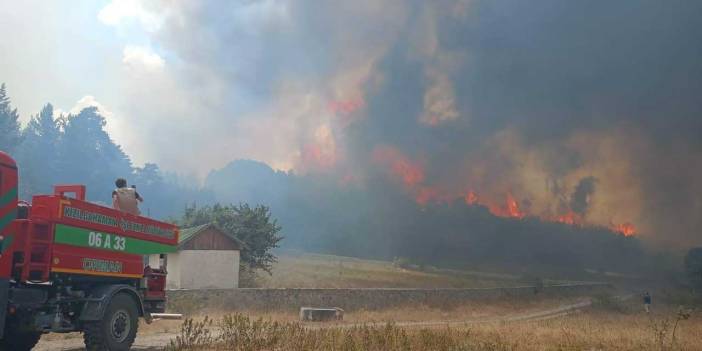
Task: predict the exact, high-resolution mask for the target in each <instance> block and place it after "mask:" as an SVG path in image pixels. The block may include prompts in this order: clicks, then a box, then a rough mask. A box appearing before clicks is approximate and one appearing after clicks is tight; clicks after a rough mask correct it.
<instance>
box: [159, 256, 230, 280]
mask: <svg viewBox="0 0 702 351" xmlns="http://www.w3.org/2000/svg"><path fill="white" fill-rule="evenodd" d="M238 287H239V251H236V250H183V251H179V252H177V253H172V254H169V255H168V276H167V278H166V288H167V289H234V288H238Z"/></svg>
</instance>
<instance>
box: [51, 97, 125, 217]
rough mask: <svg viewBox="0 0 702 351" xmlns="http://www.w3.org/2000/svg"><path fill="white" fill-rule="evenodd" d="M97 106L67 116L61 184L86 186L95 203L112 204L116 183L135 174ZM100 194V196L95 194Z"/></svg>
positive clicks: (63, 138) (61, 155) (60, 147)
mask: <svg viewBox="0 0 702 351" xmlns="http://www.w3.org/2000/svg"><path fill="white" fill-rule="evenodd" d="M106 123H107V122H106V121H105V118H104V117H103V116H102V115H100V113H99V111H98V109H97V108H96V107H88V108H85V109H83V110H82V111H80V113H79V114H77V115H71V116H68V117H67V118H66V119H65V122H64V125H63V130H64V132H63V135H62V137H61V141H60V143H59V148H58V151H59V156H58V158H59V164H58V169H59V170H60V174H58V175H57V177H56V178H58V181H60V182H68V183H80V184H85V185H86V186H87V187H88V196H89V198H90V199H92V200H97V201H102V202H104V203H106V204H109V203H110V197H111V195H110V194H111V193H112V190H113V189H114V180H115V179H116V178H118V177H124V178H127V179H128V178H129V177H130V176H131V175H132V172H133V169H132V163H131V160H130V159H129V157H128V156H127V154H125V153H124V151H122V148H121V147H120V146H119V145H117V144H115V143H114V141H112V139H111V138H110V136H109V134H107V131H105V129H104V128H105V125H106ZM95 194H97V195H95Z"/></svg>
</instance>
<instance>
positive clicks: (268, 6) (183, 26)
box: [0, 0, 702, 243]
mask: <svg viewBox="0 0 702 351" xmlns="http://www.w3.org/2000/svg"><path fill="white" fill-rule="evenodd" d="M700 16H702V2H699V1H697V0H679V1H671V2H661V1H658V0H622V1H616V2H612V1H604V0H595V1H575V0H573V1H564V0H542V1H538V2H524V1H521V0H436V1H423V0H384V1H377V0H356V1H352V2H341V1H312V0H239V1H223V0H222V1H214V0H213V1H187V0H170V1H166V0H112V1H51V2H45V1H21V2H17V1H9V0H0V33H3V34H5V35H4V37H3V39H2V40H0V52H2V55H0V81H1V82H5V83H6V84H7V88H8V92H9V94H10V97H11V98H12V99H13V103H14V104H15V106H16V107H18V108H19V111H20V114H21V115H22V118H23V119H24V120H25V121H26V120H27V119H28V118H29V117H30V116H31V115H32V114H35V113H37V112H38V111H39V110H40V109H41V107H42V105H43V104H44V103H47V102H51V103H52V104H54V105H55V106H56V107H57V108H58V109H59V112H63V113H69V112H77V111H78V110H79V109H80V108H82V107H85V106H98V108H99V109H100V110H101V111H102V113H103V114H104V115H105V116H106V118H107V129H108V131H109V132H110V135H111V136H112V137H113V138H114V139H115V141H116V142H117V143H119V144H120V145H122V146H123V148H124V149H125V151H126V152H127V154H129V155H130V157H132V159H133V160H134V161H135V163H136V164H137V165H139V164H143V163H144V162H155V163H157V164H158V165H159V166H161V167H162V168H163V169H165V170H168V171H173V172H177V173H180V174H186V175H195V176H197V177H199V178H200V179H203V178H204V177H205V176H206V175H207V174H208V172H209V171H210V170H211V169H217V168H222V167H224V166H225V165H226V164H228V163H229V162H231V161H232V160H235V159H240V158H246V159H254V160H259V161H263V162H265V163H267V164H269V165H271V166H272V167H273V168H276V169H281V170H294V171H295V172H298V173H310V172H312V173H319V174H326V175H329V176H333V177H338V178H339V179H340V180H342V182H344V183H349V182H351V183H353V182H363V179H364V178H368V177H371V176H372V175H374V174H385V175H386V176H388V177H391V178H392V177H395V178H397V179H398V182H399V183H401V185H403V186H404V187H405V188H406V192H407V193H408V195H410V196H413V197H415V198H416V199H417V201H418V202H419V203H423V202H427V201H443V199H445V198H452V197H456V196H459V197H461V196H468V194H470V193H471V192H473V191H474V192H475V193H476V194H478V197H482V198H487V199H491V202H495V203H496V202H500V201H504V200H503V199H505V198H514V199H515V201H517V202H518V203H519V204H520V205H521V207H522V209H521V210H523V211H527V212H530V213H533V214H538V215H540V216H542V217H545V218H554V217H555V216H561V215H575V214H577V215H578V216H583V217H586V222H590V223H596V224H599V225H611V224H617V223H630V222H631V223H635V224H636V225H637V227H638V228H639V230H640V231H641V234H642V236H643V237H645V236H647V235H648V236H650V237H656V238H657V239H658V241H660V242H664V241H671V242H685V243H689V242H699V240H700V239H699V233H700V230H701V229H700V228H702V218H701V217H700V215H699V214H700V213H702V195H701V194H702V185H700V183H699V181H698V178H699V173H700V172H702V139H700V137H699V136H700V135H702V118H700V116H701V115H702V105H701V104H700V101H701V100H700V98H699V97H700V94H701V93H702V61H700V59H699V58H700V57H702V42H701V41H700V40H699V35H698V34H697V33H700V32H702V28H701V27H702V22H701V21H700V20H699V18H700ZM483 201H487V200H483ZM572 204H578V205H577V206H575V207H573V206H572ZM576 208H577V213H575V214H574V213H570V212H573V211H574V209H576ZM569 211H570V212H569Z"/></svg>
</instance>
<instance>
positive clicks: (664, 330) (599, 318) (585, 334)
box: [166, 309, 702, 351]
mask: <svg viewBox="0 0 702 351" xmlns="http://www.w3.org/2000/svg"><path fill="white" fill-rule="evenodd" d="M215 330H216V331H215ZM701 340H702V318H700V316H699V315H692V316H689V317H687V316H679V314H678V313H677V312H676V311H674V310H666V311H660V312H658V313H653V314H651V315H647V314H645V313H624V314H622V313H619V312H612V311H603V310H598V309H595V310H592V311H587V312H581V313H577V314H573V315H568V316H564V317H560V318H554V319H548V320H535V321H524V322H518V323H506V322H495V323H478V324H466V325H465V326H451V327H446V326H436V327H432V328H426V327H421V328H417V327H405V326H398V325H395V324H392V323H388V324H385V325H375V324H374V325H368V326H367V325H354V326H352V327H348V328H341V327H333V328H319V327H310V325H309V324H301V323H297V322H289V321H282V322H281V321H277V320H271V319H255V318H251V317H249V316H246V315H232V316H225V317H223V318H218V319H215V320H211V319H204V320H203V319H201V320H198V321H186V322H185V323H184V324H183V325H182V328H181V331H180V333H179V335H178V337H177V338H176V339H175V340H174V341H172V342H171V344H170V345H169V346H168V347H166V349H167V350H240V351H245V350H246V351H253V350H291V351H292V350H359V351H360V350H364V351H365V350H369V351H370V350H373V351H381V350H382V351H384V350H397V351H400V350H403V351H404V350H437V351H439V350H446V351H448V350H702V345H701V344H700V341H701Z"/></svg>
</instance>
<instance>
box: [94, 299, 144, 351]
mask: <svg viewBox="0 0 702 351" xmlns="http://www.w3.org/2000/svg"><path fill="white" fill-rule="evenodd" d="M138 323H139V316H138V311H137V307H136V302H135V301H134V299H133V298H132V297H131V296H129V295H127V294H123V293H120V294H117V295H115V296H114V297H113V298H112V300H111V301H110V304H109V305H108V307H107V310H105V315H104V316H103V318H102V320H101V321H97V322H90V323H88V324H86V325H85V327H84V330H83V340H84V341H85V348H86V349H87V350H90V351H127V350H129V348H130V347H131V346H132V343H134V339H135V338H136V333H137V328H138Z"/></svg>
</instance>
